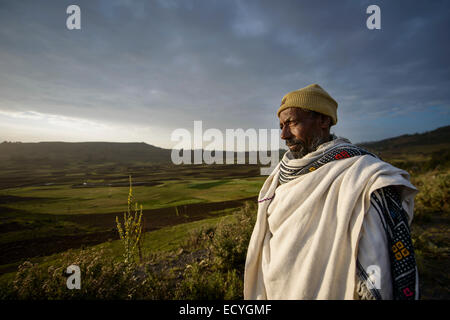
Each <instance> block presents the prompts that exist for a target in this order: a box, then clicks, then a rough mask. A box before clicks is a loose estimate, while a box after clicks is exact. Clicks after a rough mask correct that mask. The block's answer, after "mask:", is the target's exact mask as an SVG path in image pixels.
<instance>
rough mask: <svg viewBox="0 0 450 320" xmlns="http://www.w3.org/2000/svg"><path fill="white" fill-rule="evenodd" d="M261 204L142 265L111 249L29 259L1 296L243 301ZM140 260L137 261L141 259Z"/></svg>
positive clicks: (3, 287)
mask: <svg viewBox="0 0 450 320" xmlns="http://www.w3.org/2000/svg"><path fill="white" fill-rule="evenodd" d="M255 210H256V205H255V204H252V203H247V204H246V205H245V206H244V207H243V208H241V209H240V210H239V211H237V212H235V213H234V214H233V216H232V219H221V220H220V222H219V223H218V224H216V225H215V226H213V227H209V228H200V229H197V230H195V231H193V232H191V233H190V234H189V236H187V237H186V238H185V240H184V242H183V243H182V245H181V247H180V248H178V249H176V250H172V251H166V252H158V253H150V254H149V255H147V256H146V257H145V258H144V259H143V261H142V263H132V264H130V263H128V262H127V261H123V260H118V259H117V257H116V255H115V254H114V253H113V252H112V250H111V249H109V250H108V249H104V248H100V247H92V248H88V249H84V250H80V251H74V250H69V251H67V252H65V253H63V254H62V255H61V256H60V257H59V258H58V259H57V260H55V261H54V262H53V263H52V264H51V265H50V266H48V267H43V266H41V265H39V264H33V263H31V262H28V261H27V262H24V263H23V264H22V265H20V267H19V269H18V271H17V273H16V274H15V276H14V278H13V279H11V280H10V281H5V282H4V283H3V284H2V285H1V287H0V288H1V289H0V290H1V291H0V298H1V299H242V298H243V296H242V293H243V276H244V274H243V270H244V264H245V256H246V252H247V245H248V241H249V240H250V236H251V232H252V229H253V225H254V222H255ZM136 261H137V259H136ZM72 264H74V265H78V266H79V267H80V270H81V275H82V281H81V289H80V290H68V289H67V287H66V281H67V277H68V275H67V274H66V273H65V272H66V268H67V266H69V265H72Z"/></svg>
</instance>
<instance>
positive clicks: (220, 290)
mask: <svg viewBox="0 0 450 320" xmlns="http://www.w3.org/2000/svg"><path fill="white" fill-rule="evenodd" d="M442 131H443V130H441V129H440V130H436V132H438V133H439V134H440V135H442ZM447 131H449V129H448V128H446V129H445V130H444V133H445V135H446V136H445V138H442V137H440V136H438V137H437V138H436V137H435V136H433V135H429V134H428V135H427V134H424V135H412V136H402V137H399V138H398V139H390V140H389V141H387V142H386V141H384V142H379V143H372V144H366V145H364V147H365V148H367V149H369V150H370V151H372V152H375V153H377V154H379V155H381V156H382V158H383V159H384V160H385V161H388V162H390V163H392V164H394V165H395V166H397V167H400V168H402V169H405V170H407V171H408V172H409V173H410V174H411V181H412V183H413V184H414V185H415V186H417V187H418V189H419V194H418V195H417V196H416V199H415V215H414V220H413V224H412V236H413V243H414V247H415V254H416V259H417V262H418V267H419V277H420V285H421V292H422V298H424V299H443V298H444V299H448V298H449V297H450V279H449V276H448V272H447V270H448V269H449V268H450V259H449V255H450V229H449V221H450V207H449V203H450V149H449V147H448V143H447V144H445V143H443V141H444V140H445V139H447V138H446V137H447V136H448V133H447ZM430 141H431V142H430ZM433 141H434V142H435V143H434V144H433V143H432V142H433ZM50 146H52V145H50ZM389 146H390V147H389ZM1 147H2V146H1V145H0V149H1ZM10 147H11V146H8V148H10ZM20 147H21V148H25V147H23V146H20ZM120 147H124V148H125V150H127V148H128V146H126V144H125V145H124V146H122V145H120ZM136 147H141V146H140V145H137V146H133V148H136ZM52 148H53V147H52ZM83 148H87V147H86V146H83ZM25 149H26V148H25ZM55 150H56V151H57V148H56V149H55ZM83 150H84V152H88V151H89V149H83ZM86 150H88V151H86ZM0 151H1V150H0ZM56 151H55V154H57V152H56ZM69 151H70V150H69ZM89 152H90V153H87V156H86V154H85V155H83V157H82V158H84V157H85V158H87V159H90V158H92V157H90V156H89V154H95V151H89ZM109 152H110V155H109V157H111V158H114V157H116V158H117V156H116V153H115V152H114V150H112V149H111V150H110V151H109ZM152 152H153V151H152ZM33 154H34V153H33V152H30V153H28V156H29V157H32V156H33ZM118 154H120V157H121V158H120V159H119V160H120V161H117V162H104V163H102V162H101V160H102V158H99V159H98V161H93V162H89V161H86V160H83V161H74V159H75V157H76V152H72V153H70V152H68V153H67V155H66V158H67V159H66V160H67V161H68V162H66V163H63V162H61V161H59V160H58V159H57V158H48V157H47V158H42V159H41V158H38V159H37V160H35V161H33V160H32V159H28V158H26V156H23V155H21V154H20V153H17V152H16V153H15V154H14V157H12V158H11V157H10V158H8V157H5V155H4V154H3V155H2V156H3V159H4V160H5V162H4V164H5V165H4V166H3V167H1V168H0V177H1V179H0V289H1V290H0V296H5V297H10V295H9V294H10V293H5V292H6V291H8V290H9V289H11V288H13V287H12V282H11V281H13V280H14V281H15V282H14V283H16V287H14V288H17V290H18V291H16V292H15V293H14V294H16V297H19V298H33V295H32V292H41V289H42V288H41V287H39V286H38V287H32V286H31V285H30V287H27V286H28V285H29V283H30V281H31V282H33V281H34V282H33V283H41V282H42V283H44V282H45V283H47V284H48V285H49V286H51V283H52V281H54V280H55V279H56V280H57V281H60V280H61V279H60V276H57V275H56V273H55V271H54V268H57V270H62V269H61V268H63V267H64V266H65V265H67V263H70V261H78V262H79V263H84V264H85V265H87V267H86V268H88V269H86V270H85V272H88V271H89V270H90V269H89V268H94V269H92V270H97V271H96V272H97V273H95V275H94V273H92V274H91V276H92V277H93V278H92V279H94V278H96V277H105V280H104V281H105V284H103V286H105V285H107V286H113V283H116V282H117V281H118V282H119V283H122V284H123V288H122V289H123V290H122V291H120V290H118V291H117V292H115V291H114V290H115V289H114V290H113V289H111V291H110V292H108V295H107V296H104V295H103V296H98V295H97V293H98V290H100V289H99V287H98V286H99V284H98V283H97V284H95V283H94V282H95V281H94V282H93V283H90V284H89V285H88V287H89V288H87V289H86V290H88V291H89V290H90V291H89V292H84V294H86V295H87V297H97V298H101V297H103V298H104V297H110V298H119V299H122V298H124V297H125V298H126V297H129V295H130V292H129V290H131V289H127V288H134V287H133V286H134V285H135V283H134V282H129V281H131V280H130V279H128V278H127V279H122V280H117V279H116V278H111V277H109V276H107V274H109V273H111V274H113V275H114V274H115V272H118V270H122V269H120V268H122V267H121V264H120V263H121V262H120V261H122V254H123V250H124V249H123V244H122V243H121V241H120V240H118V239H119V235H118V232H117V228H116V220H115V219H116V216H119V218H121V217H122V215H123V212H124V211H126V208H127V196H128V193H129V177H130V176H131V177H132V181H133V188H132V191H133V195H134V198H135V200H136V201H137V202H138V203H139V204H142V206H143V219H144V221H143V228H144V232H145V233H144V240H143V245H142V251H143V252H144V257H143V261H141V264H140V265H139V267H138V268H137V269H135V270H134V271H133V272H134V273H137V274H141V275H143V274H145V277H149V278H146V280H145V281H144V282H142V283H140V284H139V285H138V287H139V288H140V289H139V290H144V289H145V290H144V291H142V292H141V293H139V294H138V293H136V292H137V291H136V292H135V291H133V292H135V293H133V297H141V298H148V299H152V298H159V299H174V298H183V299H186V298H187V299H190V298H194V299H206V298H208V299H209V298H219V299H240V298H242V296H241V295H242V277H243V263H244V258H245V252H246V246H247V244H248V239H249V236H250V234H251V230H252V223H253V222H251V221H250V220H249V219H253V218H254V217H255V215H256V208H255V207H254V205H255V203H256V201H255V200H256V197H257V195H258V193H259V190H260V188H261V186H262V184H263V182H264V180H265V178H266V177H264V176H260V175H259V167H258V166H256V165H190V166H188V165H184V166H174V165H170V164H167V163H152V162H145V161H143V160H142V159H138V160H135V161H132V162H128V163H127V162H126V161H125V158H126V152H122V153H120V152H118ZM69 156H70V157H69ZM41 157H42V155H41ZM8 159H9V160H8ZM39 159H41V160H39ZM18 160H20V161H18ZM116 160H117V159H116ZM248 201H250V203H253V207H248V208H247V207H246V209H245V210H244V212H245V214H244V215H243V216H242V215H240V213H239V212H241V211H242V210H243V209H242V208H243V206H244V204H245V203H246V202H248ZM246 219H247V220H246ZM202 230H203V231H202ZM205 230H209V231H205ZM104 252H107V253H104ZM83 259H84V260H83ZM26 261H30V262H31V263H33V264H34V265H33V264H29V263H28V262H26ZM91 261H94V262H95V261H98V262H97V264H95V263H94V262H92V263H94V264H92V263H91ZM89 266H90V267H89ZM102 266H109V267H108V268H110V267H111V268H113V269H111V270H109V269H108V270H109V271H108V272H106V271H104V272H103V271H99V270H103V269H102V268H103V267H102ZM99 268H100V269H99ZM114 268H116V269H114ZM117 268H118V269H117ZM143 268H144V269H145V270H144V269H143ZM18 270H19V272H17V271H18ZM114 270H115V271H114ZM127 270H128V271H129V269H127ZM128 271H127V272H128ZM58 272H59V271H58ZM89 272H90V271H89ZM99 272H100V273H99ZM55 277H56V278H55ZM133 277H134V276H131V278H133ZM33 279H34V280H33ZM52 279H53V280H52ZM56 280H55V281H56ZM36 281H37V282H36ZM121 281H123V282H121ZM133 281H134V280H133ZM133 283H134V284H133ZM144 283H146V284H145V285H144ZM149 283H151V287H148V286H149ZM47 284H46V285H47ZM141 284H142V286H141ZM17 286H19V287H17ZM21 286H22V287H23V286H25V287H24V288H25V289H24V290H25V291H24V292H22V291H20V290H21V289H20V287H21ZM62 287H63V286H62ZM58 288H59V287H58ZM136 288H137V287H136ZM136 288H135V289H136ZM5 290H6V291H5ZM27 290H28V291H27ZM49 290H50V289H49ZM52 290H53V289H52ZM55 290H56V291H55V292H54V293H53V291H46V292H41V294H42V295H44V296H46V295H49V297H53V298H70V297H71V296H66V294H67V293H64V292H62V293H61V292H58V290H59V289H57V288H56V289H55ZM133 290H134V289H133ZM136 290H138V289H136ZM149 292H151V293H149ZM30 294H31V296H30ZM75 298H76V297H75Z"/></svg>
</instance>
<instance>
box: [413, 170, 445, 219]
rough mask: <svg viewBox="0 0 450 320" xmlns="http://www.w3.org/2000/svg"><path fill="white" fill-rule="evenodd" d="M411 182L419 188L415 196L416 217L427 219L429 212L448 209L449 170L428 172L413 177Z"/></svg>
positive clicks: (439, 211)
mask: <svg viewBox="0 0 450 320" xmlns="http://www.w3.org/2000/svg"><path fill="white" fill-rule="evenodd" d="M412 183H413V184H414V185H416V187H417V188H418V189H419V193H418V194H417V196H416V198H415V217H416V218H418V219H419V220H421V219H427V217H428V216H429V215H430V214H435V213H442V212H448V211H449V201H450V173H449V172H429V173H427V174H423V175H420V176H418V177H415V178H413V179H412ZM428 218H429V217H428Z"/></svg>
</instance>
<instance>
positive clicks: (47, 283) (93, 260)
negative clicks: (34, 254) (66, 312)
mask: <svg viewBox="0 0 450 320" xmlns="http://www.w3.org/2000/svg"><path fill="white" fill-rule="evenodd" d="M70 265H77V266H79V267H80V271H81V289H80V290H76V289H74V290H69V289H67V286H66V281H67V277H68V274H66V268H67V267H68V266H70ZM137 274H138V269H136V268H135V269H130V268H129V265H128V264H125V263H123V262H117V261H115V260H114V259H113V255H112V254H111V252H110V251H104V250H101V249H95V248H92V249H87V250H81V251H80V252H78V253H75V254H74V253H73V252H71V251H69V252H67V253H65V254H64V255H63V257H62V258H61V259H59V260H58V261H57V264H55V265H52V266H50V267H48V268H47V270H45V269H44V268H43V267H42V266H39V265H38V264H33V263H31V262H28V261H26V262H24V263H23V264H22V265H20V266H19V268H18V271H17V273H16V276H15V279H14V281H13V283H12V290H11V292H10V293H9V296H7V297H5V298H10V299H132V298H135V297H136V294H137V293H139V292H140V293H142V291H143V287H145V284H146V282H145V279H139V277H138V276H137Z"/></svg>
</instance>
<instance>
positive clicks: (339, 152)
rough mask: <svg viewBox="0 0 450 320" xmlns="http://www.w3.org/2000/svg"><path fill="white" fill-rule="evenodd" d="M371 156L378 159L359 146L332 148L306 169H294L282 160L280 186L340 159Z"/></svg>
mask: <svg viewBox="0 0 450 320" xmlns="http://www.w3.org/2000/svg"><path fill="white" fill-rule="evenodd" d="M365 154H368V155H371V156H373V157H376V158H377V156H375V155H374V154H372V153H370V152H368V151H366V150H364V149H362V148H359V147H357V146H337V147H335V148H331V149H330V150H328V151H327V152H326V153H325V154H324V155H323V156H322V157H320V158H319V159H318V160H316V161H313V162H312V163H310V164H308V165H306V166H304V167H292V166H289V165H288V164H286V163H285V162H284V160H281V163H280V177H279V182H280V184H284V183H286V182H289V181H291V180H294V179H295V178H297V177H298V176H301V175H303V174H307V173H309V172H312V171H314V170H316V169H318V168H320V167H321V166H323V165H325V164H327V163H329V162H332V161H335V160H340V159H346V158H351V157H355V156H361V155H365Z"/></svg>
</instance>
